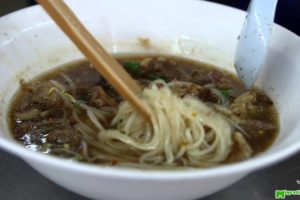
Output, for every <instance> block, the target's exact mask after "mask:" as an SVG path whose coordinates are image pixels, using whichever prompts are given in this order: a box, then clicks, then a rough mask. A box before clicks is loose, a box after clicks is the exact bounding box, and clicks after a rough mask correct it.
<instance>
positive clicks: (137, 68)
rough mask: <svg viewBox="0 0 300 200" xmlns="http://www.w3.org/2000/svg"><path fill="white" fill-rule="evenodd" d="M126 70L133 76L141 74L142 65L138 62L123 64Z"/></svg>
mask: <svg viewBox="0 0 300 200" xmlns="http://www.w3.org/2000/svg"><path fill="white" fill-rule="evenodd" d="M123 66H124V68H125V69H126V70H127V71H128V72H130V73H133V74H139V73H141V65H140V62H138V61H128V62H124V63H123Z"/></svg>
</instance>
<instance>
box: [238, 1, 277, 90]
mask: <svg viewBox="0 0 300 200" xmlns="http://www.w3.org/2000/svg"><path fill="white" fill-rule="evenodd" d="M276 5H277V0H251V1H250V4H249V7H248V11H247V16H246V19H245V21H244V25H243V27H242V31H241V33H240V36H239V40H238V45H237V50H236V53H235V61H234V67H235V69H236V71H237V73H238V75H239V77H240V78H241V80H242V81H243V82H244V84H245V86H246V87H247V88H248V89H249V88H251V87H252V85H253V84H254V83H255V80H256V77H257V75H258V73H259V71H260V68H261V67H262V66H263V64H264V60H265V56H266V53H267V50H268V42H269V38H270V35H271V31H272V26H273V23H274V17H275V10H276Z"/></svg>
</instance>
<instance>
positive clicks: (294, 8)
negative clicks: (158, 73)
mask: <svg viewBox="0 0 300 200" xmlns="http://www.w3.org/2000/svg"><path fill="white" fill-rule="evenodd" d="M183 1H184V0H183ZM209 1H213V2H216V3H221V4H225V5H229V6H232V7H236V8H239V9H243V10H246V9H247V7H248V4H249V1H250V0H209ZM34 4H35V1H34V0H0V16H2V15H5V14H7V13H10V12H12V11H15V10H18V9H21V8H24V7H26V6H30V5H34ZM275 21H276V22H277V23H278V24H280V25H282V26H284V27H286V28H287V29H289V30H291V31H292V32H294V33H296V34H297V35H300V25H299V24H300V0H279V3H278V6H277V14H276V20H275Z"/></svg>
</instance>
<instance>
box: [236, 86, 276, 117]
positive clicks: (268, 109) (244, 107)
mask: <svg viewBox="0 0 300 200" xmlns="http://www.w3.org/2000/svg"><path fill="white" fill-rule="evenodd" d="M272 106H273V103H272V101H271V100H270V99H269V98H268V97H267V96H265V95H263V94H261V92H259V91H256V90H252V91H249V92H246V93H244V94H242V95H241V96H239V97H237V98H236V99H235V100H234V102H233V103H232V104H231V105H230V109H231V110H232V112H233V113H234V114H235V115H237V116H239V117H240V118H242V119H260V120H264V121H265V120H267V121H269V120H272V119H269V118H270V117H272V116H273V115H270V113H272V110H273V107H272Z"/></svg>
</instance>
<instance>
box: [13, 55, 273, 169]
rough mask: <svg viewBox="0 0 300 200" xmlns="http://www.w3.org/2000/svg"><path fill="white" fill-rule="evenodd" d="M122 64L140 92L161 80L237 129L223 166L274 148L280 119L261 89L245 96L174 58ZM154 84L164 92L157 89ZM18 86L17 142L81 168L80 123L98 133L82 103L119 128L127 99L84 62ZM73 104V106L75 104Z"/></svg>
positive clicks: (216, 73)
mask: <svg viewBox="0 0 300 200" xmlns="http://www.w3.org/2000/svg"><path fill="white" fill-rule="evenodd" d="M118 60H119V62H120V64H121V65H123V67H124V68H125V69H126V70H127V71H128V72H129V73H130V75H131V76H132V77H133V78H134V79H136V80H137V81H138V83H139V84H140V85H142V86H143V87H148V86H149V84H150V83H151V82H152V81H155V80H158V79H162V80H164V81H165V82H166V84H168V85H169V87H170V88H171V90H172V91H173V93H175V94H177V95H178V96H179V97H181V98H184V97H187V96H193V97H195V99H199V100H202V101H203V102H204V103H206V104H207V105H209V106H212V107H213V108H215V109H216V110H218V109H217V107H218V106H219V110H218V112H220V113H222V114H223V115H224V117H226V119H228V121H230V122H231V123H232V124H233V125H232V131H233V133H232V141H233V144H232V149H231V152H230V153H229V155H228V159H227V160H226V161H225V162H236V161H241V160H244V159H247V158H249V157H251V156H253V155H255V154H257V153H259V152H261V151H263V150H265V149H266V148H267V147H268V146H270V145H271V144H272V142H273V141H274V138H275V136H276V134H277V132H278V119H277V113H276V110H275V106H274V105H273V102H272V101H271V99H270V98H268V97H267V96H266V95H265V94H264V93H263V92H261V91H259V90H257V89H253V90H251V91H247V90H246V88H245V87H244V86H243V84H242V83H241V82H240V81H239V80H238V79H237V78H236V77H235V76H233V75H232V74H230V73H228V72H226V71H222V70H219V69H217V68H214V67H212V66H209V65H207V64H203V63H199V62H195V61H193V60H188V59H182V58H177V57H170V56H133V57H119V58H118ZM156 84H157V86H158V87H164V86H165V84H164V83H161V82H160V81H157V83H156ZM20 85H21V90H20V92H19V93H18V95H17V96H16V99H15V101H14V102H13V104H12V106H11V111H10V114H9V115H10V116H9V117H10V120H11V130H12V132H13V136H14V137H15V139H16V140H18V141H20V142H21V143H23V144H24V145H25V146H26V147H27V148H33V149H34V150H37V151H38V150H39V151H42V152H44V153H45V152H47V153H51V154H55V155H60V156H62V157H66V158H75V157H76V159H77V158H78V159H77V160H82V159H80V158H81V156H82V155H83V147H85V148H87V147H86V146H85V145H84V142H83V141H84V140H85V139H86V138H87V139H90V140H91V139H92V138H89V137H90V136H89V135H88V134H86V135H83V134H80V129H86V128H87V127H84V126H83V127H82V126H81V125H80V123H79V122H80V121H81V122H83V123H82V124H87V125H89V126H88V128H90V129H89V130H85V132H87V133H88V132H89V131H92V132H93V131H94V130H98V129H96V125H95V124H94V123H93V120H91V119H92V118H89V117H88V115H89V114H88V111H87V110H85V109H83V108H82V107H81V106H82V104H81V103H84V104H85V106H86V105H87V107H89V108H91V107H93V108H92V109H94V110H93V111H95V112H93V113H95V114H94V115H96V114H97V118H96V120H98V121H99V122H100V123H101V126H103V127H104V128H105V129H110V128H114V125H112V123H111V121H112V119H113V117H114V116H115V114H116V110H117V108H118V105H119V104H120V102H121V101H122V98H121V97H120V96H119V95H118V94H117V93H116V91H115V90H114V89H113V88H112V87H111V85H110V84H109V83H108V82H107V81H106V80H105V79H104V78H103V77H102V76H101V75H99V73H98V72H96V70H95V69H94V68H93V66H92V65H91V64H90V63H88V62H86V61H78V62H77V63H72V64H71V65H70V66H69V67H64V68H61V69H58V70H56V71H53V72H50V73H48V74H46V75H44V76H42V77H39V78H38V79H36V80H33V81H30V82H26V81H24V80H21V81H20ZM58 90H59V91H58ZM72 98H73V100H74V99H76V101H74V102H71V101H73V100H72ZM222 109H223V111H221V110H222ZM223 112H224V113H223ZM103 113H105V117H104V118H103V117H102V116H103ZM118 123H119V122H118ZM120 123H121V122H120ZM93 127H94V128H95V129H93ZM91 129H92V130H91ZM204 129H205V132H206V133H207V132H210V131H212V129H211V128H210V127H204ZM191 137H192V136H191ZM204 137H206V139H207V138H208V137H211V138H210V139H211V140H209V141H213V139H214V138H213V137H212V134H206V135H205V136H204ZM207 145H211V144H210V143H209V142H208V144H207ZM53 147H56V148H55V150H56V151H54V149H53ZM89 148H91V147H89ZM90 153H91V154H93V151H91V152H90ZM133 153H134V151H133ZM94 162H95V163H97V162H98V161H97V160H95V161H94ZM113 163H114V162H113Z"/></svg>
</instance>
